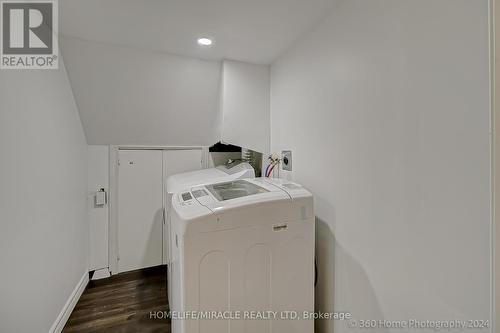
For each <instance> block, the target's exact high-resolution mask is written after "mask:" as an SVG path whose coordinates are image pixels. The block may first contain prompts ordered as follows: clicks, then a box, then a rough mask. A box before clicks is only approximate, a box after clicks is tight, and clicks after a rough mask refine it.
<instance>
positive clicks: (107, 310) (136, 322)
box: [63, 266, 170, 333]
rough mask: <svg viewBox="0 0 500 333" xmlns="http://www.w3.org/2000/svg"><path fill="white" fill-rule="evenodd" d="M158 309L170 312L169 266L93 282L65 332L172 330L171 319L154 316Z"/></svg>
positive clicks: (146, 332)
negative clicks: (168, 290) (167, 282)
mask: <svg viewBox="0 0 500 333" xmlns="http://www.w3.org/2000/svg"><path fill="white" fill-rule="evenodd" d="M156 311H162V312H163V311H168V301H167V291H166V267H165V266H158V267H152V268H147V269H143V270H138V271H132V272H126V273H121V274H117V275H113V276H112V277H110V278H108V279H102V280H97V281H90V282H89V284H88V286H87V288H86V289H85V291H84V292H83V294H82V296H81V298H80V300H79V301H78V303H77V304H76V306H75V309H74V310H73V313H72V314H71V316H70V318H69V319H68V322H67V323H66V326H65V327H64V330H63V332H67V333H69V332H96V333H98V332H123V333H128V332H145V333H148V332H167V333H170V320H169V319H154V318H150V312H156Z"/></svg>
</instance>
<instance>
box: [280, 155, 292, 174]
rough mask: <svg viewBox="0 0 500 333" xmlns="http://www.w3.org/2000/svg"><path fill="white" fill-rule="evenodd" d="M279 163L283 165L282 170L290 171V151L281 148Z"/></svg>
mask: <svg viewBox="0 0 500 333" xmlns="http://www.w3.org/2000/svg"><path fill="white" fill-rule="evenodd" d="M281 164H282V165H283V170H285V171H292V151H291V150H283V151H282V152H281Z"/></svg>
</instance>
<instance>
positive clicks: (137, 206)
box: [118, 150, 163, 272]
mask: <svg viewBox="0 0 500 333" xmlns="http://www.w3.org/2000/svg"><path fill="white" fill-rule="evenodd" d="M118 173H119V174H118V258H119V261H118V271H119V272H125V271H130V270H134V269H140V268H145V267H151V266H156V265H161V264H162V263H163V258H162V257H163V250H162V238H163V237H162V234H163V156H162V151H161V150H121V151H120V152H119V170H118Z"/></svg>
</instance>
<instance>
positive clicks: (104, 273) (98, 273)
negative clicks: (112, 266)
mask: <svg viewBox="0 0 500 333" xmlns="http://www.w3.org/2000/svg"><path fill="white" fill-rule="evenodd" d="M110 276H111V274H109V269H107V268H102V269H97V270H95V271H94V275H92V280H100V279H106V278H109V277H110Z"/></svg>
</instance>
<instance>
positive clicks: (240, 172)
mask: <svg viewBox="0 0 500 333" xmlns="http://www.w3.org/2000/svg"><path fill="white" fill-rule="evenodd" d="M243 178H255V171H254V168H253V167H252V166H251V165H250V164H249V163H246V162H234V163H231V164H227V165H220V166H218V167H215V168H208V169H202V170H196V171H190V172H184V173H179V174H175V175H172V176H170V177H168V178H167V180H166V182H165V187H164V188H165V194H164V199H165V202H164V205H163V206H164V216H165V228H164V229H163V243H164V246H163V257H164V264H167V279H168V281H167V283H168V299H169V303H170V304H171V303H172V300H171V296H170V295H171V294H172V289H171V286H172V284H171V283H170V281H172V275H171V269H170V266H171V260H170V253H171V251H172V250H171V242H170V239H171V236H170V229H171V222H170V220H171V214H170V211H171V202H172V195H173V194H174V193H176V192H179V191H181V190H183V189H186V188H190V187H192V186H196V185H203V184H209V183H216V182H224V181H230V180H234V179H243Z"/></svg>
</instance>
